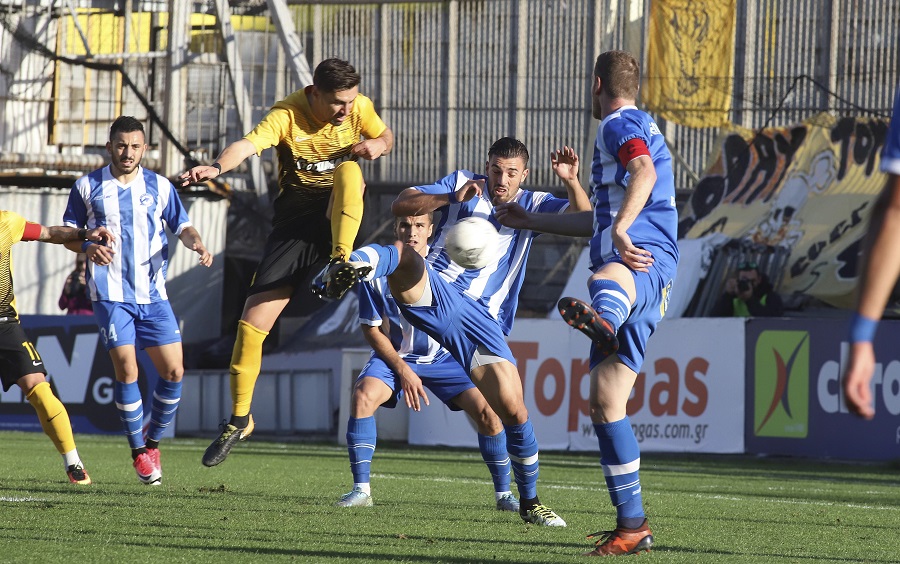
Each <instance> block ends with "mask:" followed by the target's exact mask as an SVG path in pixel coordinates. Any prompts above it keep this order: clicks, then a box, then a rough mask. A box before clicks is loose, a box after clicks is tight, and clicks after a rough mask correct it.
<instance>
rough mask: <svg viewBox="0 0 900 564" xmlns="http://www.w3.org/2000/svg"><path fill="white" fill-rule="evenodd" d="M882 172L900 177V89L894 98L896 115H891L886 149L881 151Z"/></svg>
mask: <svg viewBox="0 0 900 564" xmlns="http://www.w3.org/2000/svg"><path fill="white" fill-rule="evenodd" d="M881 170H882V171H883V172H887V173H890V174H897V175H900V87H898V88H897V95H896V97H895V98H894V113H893V114H892V115H891V125H890V129H888V135H887V139H886V140H885V142H884V149H882V151H881Z"/></svg>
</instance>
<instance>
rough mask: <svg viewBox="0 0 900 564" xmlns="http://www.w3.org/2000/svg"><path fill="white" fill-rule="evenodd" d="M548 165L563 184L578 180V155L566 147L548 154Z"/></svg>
mask: <svg viewBox="0 0 900 564" xmlns="http://www.w3.org/2000/svg"><path fill="white" fill-rule="evenodd" d="M550 165H551V166H552V167H553V172H555V173H556V176H558V177H559V179H560V180H562V181H563V182H571V181H577V180H578V153H576V152H575V149H573V148H571V147H569V146H568V145H566V146H564V147H563V148H562V149H557V150H555V151H553V152H551V153H550Z"/></svg>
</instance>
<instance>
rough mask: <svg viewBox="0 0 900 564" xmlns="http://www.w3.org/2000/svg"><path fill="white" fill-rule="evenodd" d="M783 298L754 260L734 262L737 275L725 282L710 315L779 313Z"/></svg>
mask: <svg viewBox="0 0 900 564" xmlns="http://www.w3.org/2000/svg"><path fill="white" fill-rule="evenodd" d="M783 314H784V302H782V301H781V296H779V295H778V292H776V291H775V289H774V288H773V287H772V285H771V284H770V283H769V281H768V279H767V278H766V276H765V275H764V274H762V273H761V272H760V271H759V265H757V264H756V263H755V262H742V263H741V264H740V265H738V274H737V277H732V278H729V279H728V280H727V281H726V282H725V292H723V293H722V295H721V296H719V300H718V301H717V302H716V306H715V307H714V308H713V311H712V314H711V315H712V317H781V316H782V315H783Z"/></svg>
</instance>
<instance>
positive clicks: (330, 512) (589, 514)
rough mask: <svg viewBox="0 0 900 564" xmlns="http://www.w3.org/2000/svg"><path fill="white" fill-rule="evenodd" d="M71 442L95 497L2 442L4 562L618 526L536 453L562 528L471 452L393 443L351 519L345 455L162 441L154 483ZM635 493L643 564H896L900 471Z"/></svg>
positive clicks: (300, 549) (737, 470) (500, 543)
mask: <svg viewBox="0 0 900 564" xmlns="http://www.w3.org/2000/svg"><path fill="white" fill-rule="evenodd" d="M76 439H77V440H78V448H79V451H80V452H81V454H82V458H83V459H84V461H85V464H86V466H87V469H88V471H89V473H90V474H91V477H92V478H93V480H94V484H93V485H91V486H86V487H85V486H73V485H70V484H68V483H67V482H66V481H65V474H64V473H63V471H62V462H61V459H60V457H59V456H58V455H57V454H56V452H55V450H54V449H53V447H52V445H51V444H50V441H49V440H48V439H47V438H46V437H45V436H44V435H42V434H37V433H18V432H0V529H2V532H0V562H17V563H20V562H136V561H141V562H192V563H195V562H198V563H199V562H210V563H213V562H214V563H222V562H269V561H284V562H352V563H363V562H366V563H368V562H414V563H423V562H428V563H431V562H447V563H454V564H455V563H463V562H548V563H549V562H582V561H583V560H584V559H583V558H580V557H579V554H580V553H581V552H583V551H586V550H589V549H590V548H591V546H592V545H591V543H590V541H587V540H586V539H585V535H587V534H589V533H592V532H594V531H597V530H600V529H609V528H612V525H613V522H614V516H615V513H614V511H613V509H612V507H611V505H610V503H609V497H608V495H607V493H606V489H605V486H604V485H603V481H602V476H601V472H600V469H599V464H598V462H597V456H596V455H594V454H587V453H583V454H570V453H556V452H542V453H541V478H540V482H539V490H538V491H539V494H540V496H541V500H542V502H544V503H545V504H546V505H549V506H550V507H551V508H553V509H554V510H555V511H556V512H557V513H559V514H560V516H562V517H563V518H564V519H565V520H566V521H568V524H569V526H568V527H567V528H565V529H556V528H542V527H535V526H533V525H526V524H524V523H523V522H522V521H521V520H520V519H519V517H518V516H516V515H513V514H510V513H503V512H499V511H496V510H495V509H494V508H493V505H494V502H493V491H492V487H491V484H490V478H489V476H488V473H487V469H486V467H485V465H484V464H483V462H482V461H481V458H480V455H479V454H478V452H476V451H470V450H456V449H432V448H429V449H426V448H414V447H407V446H405V445H395V444H382V445H380V446H379V449H378V450H377V451H376V453H375V460H374V464H373V476H372V492H373V498H374V500H375V507H372V508H355V509H343V508H336V507H333V506H332V503H334V501H336V500H337V499H338V498H339V497H340V495H341V494H343V493H345V492H347V491H348V490H349V489H350V486H351V485H352V484H351V477H350V472H349V469H348V462H347V452H346V449H344V448H342V447H338V446H336V445H329V444H309V443H296V442H294V443H287V444H285V443H278V442H267V441H263V440H260V439H257V438H254V439H251V440H250V441H248V442H247V443H241V444H239V445H238V446H237V447H235V449H234V450H233V451H232V454H231V456H230V457H229V458H228V460H226V461H225V462H224V463H223V464H222V465H220V466H217V467H215V468H205V467H203V466H202V465H201V464H200V457H201V455H202V454H203V450H204V449H205V448H206V446H207V444H208V440H206V439H175V440H167V441H164V442H163V444H162V451H161V452H162V463H163V476H164V478H163V482H164V483H163V485H162V486H159V487H148V486H144V485H141V484H140V483H138V481H137V478H136V476H135V473H134V470H133V469H132V468H131V460H130V457H129V453H128V448H127V445H126V442H125V438H124V437H100V436H86V435H80V436H77V437H76ZM641 481H642V484H643V490H644V502H645V505H646V509H647V513H648V515H649V516H650V524H651V527H652V529H653V533H654V537H655V539H656V545H655V546H654V550H653V552H651V553H650V554H643V555H641V556H640V557H639V558H641V559H642V561H644V560H651V561H653V562H661V563H662V562H683V563H700V562H729V563H731V562H737V563H751V562H753V563H756V562H759V563H788V562H791V563H802V564H812V563H815V564H819V563H826V562H827V563H830V562H834V563H842V564H847V563H856V562H898V561H900V487H898V486H900V472H898V470H897V467H896V466H892V465H862V464H848V463H829V462H821V461H809V460H797V459H786V458H778V459H767V458H754V457H747V456H709V455H706V456H700V455H679V456H674V455H653V454H647V455H645V456H644V457H643V458H642V467H641Z"/></svg>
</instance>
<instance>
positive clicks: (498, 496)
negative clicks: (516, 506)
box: [494, 490, 512, 501]
mask: <svg viewBox="0 0 900 564" xmlns="http://www.w3.org/2000/svg"><path fill="white" fill-rule="evenodd" d="M505 495H512V492H511V491H509V490H507V491H505V492H494V496H496V498H497V499H496V501H500V498H501V497H503V496H505Z"/></svg>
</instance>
